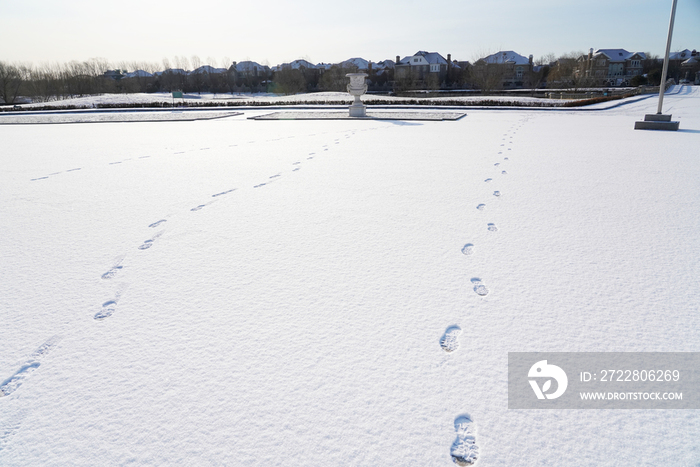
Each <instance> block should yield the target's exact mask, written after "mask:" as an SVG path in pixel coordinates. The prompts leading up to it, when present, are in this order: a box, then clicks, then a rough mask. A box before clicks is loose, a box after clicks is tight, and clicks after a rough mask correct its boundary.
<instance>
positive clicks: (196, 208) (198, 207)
mask: <svg viewBox="0 0 700 467" xmlns="http://www.w3.org/2000/svg"><path fill="white" fill-rule="evenodd" d="M203 207H206V204H200V205H199V206H196V207H194V208H192V209H190V211H192V212H195V211H199V210H200V209H202V208H203ZM146 241H149V240H146ZM151 241H152V240H151ZM139 248H141V247H139ZM141 249H142V250H145V249H146V248H141Z"/></svg>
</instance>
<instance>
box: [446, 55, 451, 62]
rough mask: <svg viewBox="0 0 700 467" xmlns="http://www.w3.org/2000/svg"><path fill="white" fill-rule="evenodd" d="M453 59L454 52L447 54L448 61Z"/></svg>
mask: <svg viewBox="0 0 700 467" xmlns="http://www.w3.org/2000/svg"><path fill="white" fill-rule="evenodd" d="M451 61H452V54H447V63H450V62H451Z"/></svg>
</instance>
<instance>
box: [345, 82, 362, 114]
mask: <svg viewBox="0 0 700 467" xmlns="http://www.w3.org/2000/svg"><path fill="white" fill-rule="evenodd" d="M345 76H346V77H348V78H350V84H348V92H349V93H350V94H351V95H352V96H354V97H355V102H353V103H352V105H351V106H350V116H351V117H366V116H367V106H365V105H363V104H362V101H361V100H360V96H361V95H362V94H364V93H366V92H367V84H365V78H367V73H348V74H347V75H345Z"/></svg>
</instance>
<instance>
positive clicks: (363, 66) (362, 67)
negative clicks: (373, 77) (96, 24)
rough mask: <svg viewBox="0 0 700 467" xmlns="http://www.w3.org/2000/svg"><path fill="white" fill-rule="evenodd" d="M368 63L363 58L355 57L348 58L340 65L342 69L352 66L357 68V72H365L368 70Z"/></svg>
mask: <svg viewBox="0 0 700 467" xmlns="http://www.w3.org/2000/svg"><path fill="white" fill-rule="evenodd" d="M369 64H370V62H369V61H368V60H365V59H364V58H360V57H355V58H349V59H347V60H345V61H344V62H341V63H340V66H342V67H343V68H351V67H353V66H355V67H357V71H367V70H368V69H369Z"/></svg>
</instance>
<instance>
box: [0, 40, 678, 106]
mask: <svg viewBox="0 0 700 467" xmlns="http://www.w3.org/2000/svg"><path fill="white" fill-rule="evenodd" d="M582 55H584V53H583V52H571V53H569V54H565V55H562V56H560V57H555V56H554V54H548V55H545V56H542V57H540V58H539V59H538V60H536V61H535V62H534V64H535V65H540V67H539V68H538V69H537V70H538V71H537V72H535V71H529V72H528V73H526V74H524V76H523V78H522V80H521V81H520V82H517V83H515V84H516V86H522V87H526V88H537V87H542V86H543V85H544V84H545V83H548V84H549V86H554V87H558V88H562V87H564V88H567V87H568V88H577V87H584V86H589V85H591V83H588V82H587V78H586V77H584V76H582V75H581V74H577V73H576V67H577V59H578V58H579V57H581V56H582ZM202 63H203V62H202V60H201V59H199V57H197V56H194V57H191V58H190V59H188V58H186V57H175V58H174V59H172V60H169V59H164V60H163V62H162V63H148V62H122V63H119V64H117V66H114V65H113V64H111V63H110V62H108V61H107V60H105V59H90V60H88V61H85V62H76V61H73V62H69V63H63V64H61V63H54V64H42V65H39V66H33V65H27V64H21V63H19V64H17V63H14V64H12V63H6V62H2V61H0V102H2V101H4V102H5V103H15V102H18V101H19V100H21V98H29V99H31V100H33V101H34V102H46V101H50V100H59V99H64V98H68V97H75V96H85V95H91V94H101V93H134V92H171V91H175V90H178V91H184V92H200V93H201V92H213V93H233V92H275V93H282V94H292V93H298V92H314V91H345V89H346V86H347V78H346V77H345V75H346V74H347V73H353V72H356V71H358V70H357V67H355V66H354V65H345V66H344V65H333V66H332V67H331V68H330V69H327V70H320V69H316V68H305V67H300V68H295V69H292V68H290V67H283V68H282V69H280V70H278V71H275V72H271V71H269V68H267V67H265V68H260V69H258V70H257V71H238V70H237V69H236V67H235V64H234V63H233V62H231V61H230V59H229V58H224V59H223V60H222V61H221V62H220V64H221V65H222V66H221V67H220V70H224V71H223V72H220V73H214V72H212V73H210V72H207V71H201V72H198V73H187V72H186V70H188V69H194V70H197V69H200V67H201V66H202ZM207 63H208V64H212V63H214V64H215V63H216V61H215V60H214V59H212V58H211V57H208V58H207ZM459 63H460V66H458V67H453V66H450V67H449V68H448V71H447V73H442V74H440V75H438V74H433V73H431V74H429V75H428V76H427V77H426V78H425V79H422V80H418V79H417V78H416V77H415V76H414V75H412V74H409V75H408V76H404V77H402V78H400V79H397V80H394V71H393V69H391V68H387V69H383V70H373V69H370V70H369V71H368V75H369V76H368V84H369V89H370V91H386V92H388V91H399V92H400V91H407V90H412V89H428V90H431V89H432V90H437V89H450V88H460V89H463V88H472V89H480V90H482V91H484V92H490V91H494V90H498V89H501V88H503V86H504V82H507V80H508V76H509V74H510V75H512V73H513V70H512V69H511V68H512V67H509V65H494V64H489V65H487V66H484V65H483V64H480V61H479V60H476V61H475V63H474V66H472V65H470V64H469V62H459ZM212 66H213V65H212ZM674 66H675V67H676V68H678V67H679V65H674V64H672V65H671V67H670V69H669V76H670V77H674V76H675V75H674V73H675V74H680V69H679V70H675V69H674ZM643 67H644V71H643V73H644V75H645V76H639V77H635V78H634V82H632V83H631V84H632V85H640V84H652V85H655V84H658V81H659V80H660V77H661V63H660V61H659V59H658V57H656V56H653V55H651V54H647V59H646V60H645V61H644V62H643ZM126 70H131V71H136V70H141V71H143V72H145V73H137V74H135V75H134V74H129V75H127V71H126ZM159 70H165V71H164V72H162V73H158V74H155V73H156V72H158V71H159ZM106 72H110V73H109V76H106V75H105V73H106Z"/></svg>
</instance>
